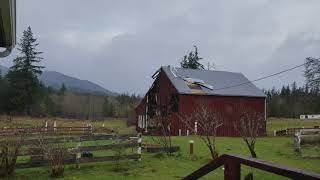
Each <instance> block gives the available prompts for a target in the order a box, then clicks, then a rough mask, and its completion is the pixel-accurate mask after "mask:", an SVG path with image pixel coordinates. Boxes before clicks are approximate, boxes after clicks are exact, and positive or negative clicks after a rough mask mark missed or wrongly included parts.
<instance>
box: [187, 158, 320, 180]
mask: <svg viewBox="0 0 320 180" xmlns="http://www.w3.org/2000/svg"><path fill="white" fill-rule="evenodd" d="M241 164H243V165H247V166H250V167H254V168H257V169H261V170H263V171H267V172H271V173H274V174H278V175H280V176H283V177H288V178H292V179H303V180H309V179H310V180H311V179H312V180H316V179H320V174H318V173H314V172H310V171H305V170H301V169H296V168H289V167H285V166H280V165H277V164H274V163H270V162H266V161H262V160H259V159H254V158H248V157H243V156H239V155H233V154H224V155H222V156H220V157H218V158H217V159H215V160H212V161H210V162H209V163H208V164H206V165H204V166H202V167H201V168H200V169H198V170H196V171H194V172H193V173H191V174H190V175H188V176H186V177H184V178H183V179H184V180H194V179H198V178H201V177H202V176H204V175H206V174H208V173H210V172H211V171H213V170H215V169H217V168H219V167H220V166H222V165H224V179H225V180H240V177H241Z"/></svg>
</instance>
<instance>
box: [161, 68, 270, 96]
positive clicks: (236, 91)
mask: <svg viewBox="0 0 320 180" xmlns="http://www.w3.org/2000/svg"><path fill="white" fill-rule="evenodd" d="M161 69H162V70H163V71H164V72H165V73H166V75H167V76H168V78H169V79H170V81H171V82H172V84H173V85H174V86H175V88H176V89H177V91H178V92H179V93H180V94H203V95H221V96H251V97H266V95H265V94H264V93H263V92H262V90H260V89H259V88H257V87H256V86H255V85H254V84H252V83H248V84H244V85H241V86H236V87H232V88H226V89H221V88H224V87H229V86H234V85H237V84H240V83H243V82H248V81H249V80H248V79H247V78H246V77H245V76H244V75H243V74H241V73H233V72H226V71H210V70H197V69H186V68H173V67H171V66H162V67H161Z"/></svg>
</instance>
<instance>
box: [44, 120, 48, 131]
mask: <svg viewBox="0 0 320 180" xmlns="http://www.w3.org/2000/svg"><path fill="white" fill-rule="evenodd" d="M44 128H45V129H44V131H45V132H47V131H48V122H47V121H46V124H45V125H44Z"/></svg>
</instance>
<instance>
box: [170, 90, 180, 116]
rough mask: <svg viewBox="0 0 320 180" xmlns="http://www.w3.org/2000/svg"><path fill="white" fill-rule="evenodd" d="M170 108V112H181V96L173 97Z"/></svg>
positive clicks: (174, 95)
mask: <svg viewBox="0 0 320 180" xmlns="http://www.w3.org/2000/svg"><path fill="white" fill-rule="evenodd" d="M169 107H170V112H178V111H179V96H178V95H177V94H173V95H171V97H170V104H169Z"/></svg>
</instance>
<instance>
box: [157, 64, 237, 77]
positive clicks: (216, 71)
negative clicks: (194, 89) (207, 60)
mask: <svg viewBox="0 0 320 180" xmlns="http://www.w3.org/2000/svg"><path fill="white" fill-rule="evenodd" d="M161 67H166V68H170V67H172V68H176V69H186V70H191V71H206V72H226V73H234V74H242V73H241V72H232V71H222V70H207V69H191V68H182V67H174V66H170V65H168V66H161ZM242 75H243V74H242Z"/></svg>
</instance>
